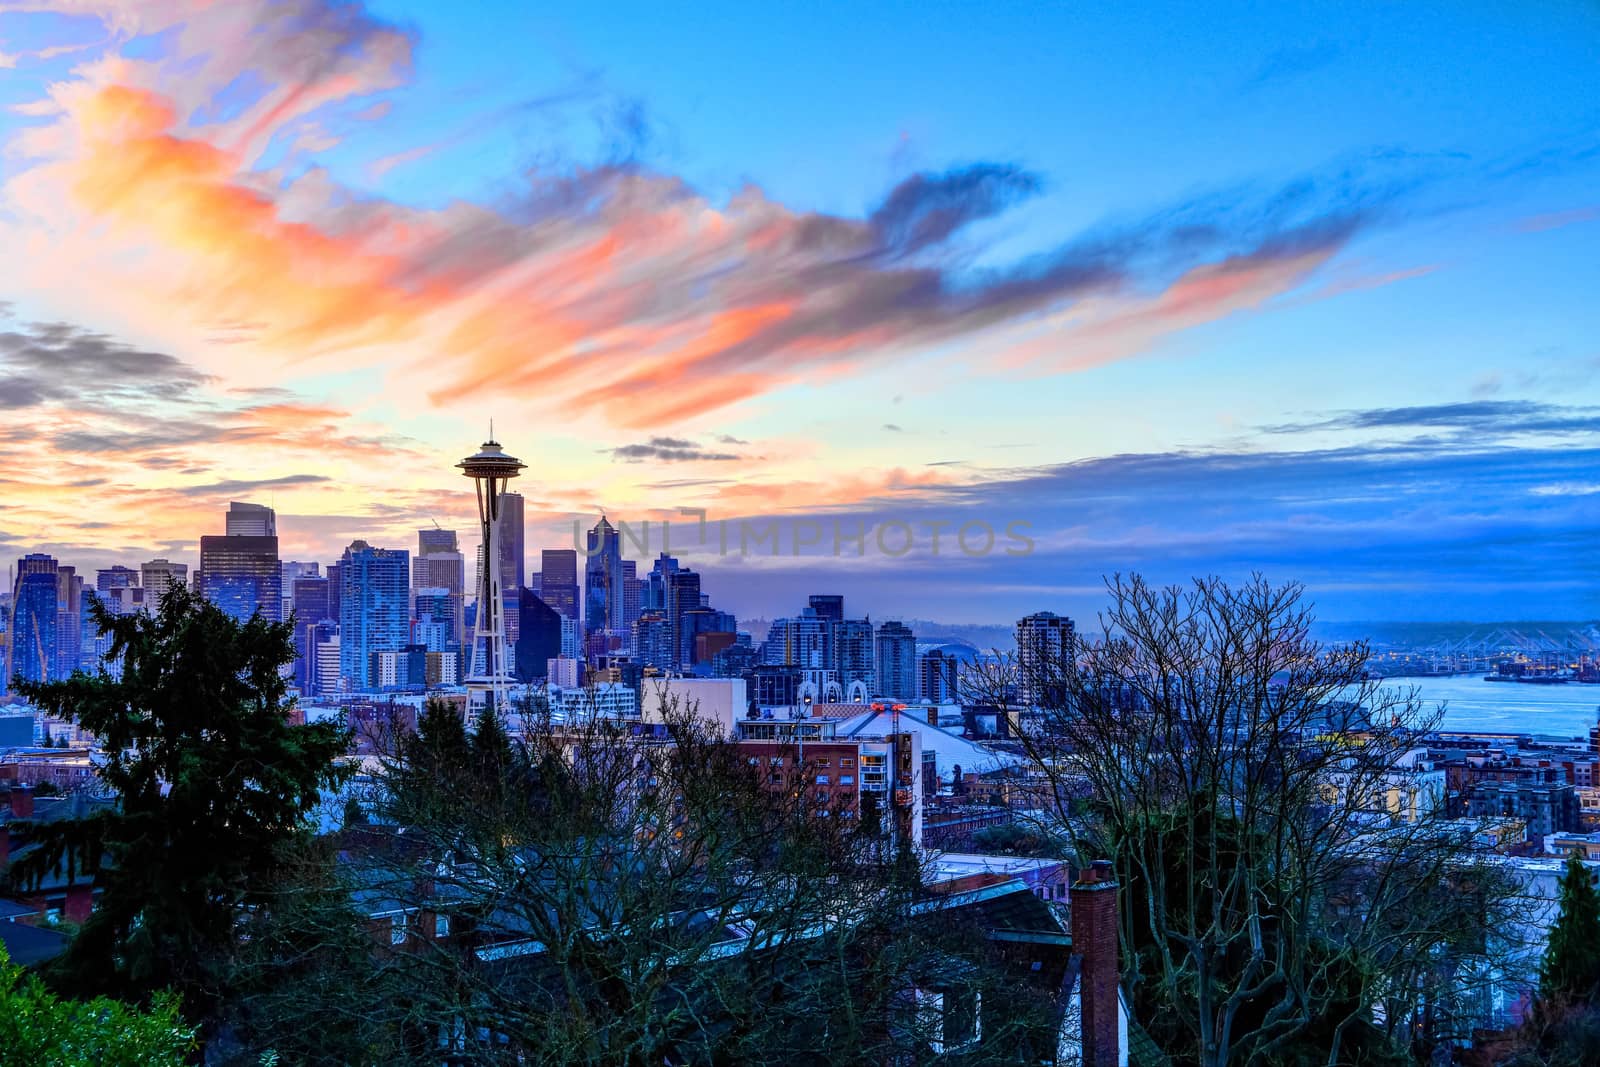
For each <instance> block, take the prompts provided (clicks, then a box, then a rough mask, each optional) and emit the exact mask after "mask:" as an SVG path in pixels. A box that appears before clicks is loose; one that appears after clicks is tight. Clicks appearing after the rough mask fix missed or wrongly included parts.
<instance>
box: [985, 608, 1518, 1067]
mask: <svg viewBox="0 0 1600 1067" xmlns="http://www.w3.org/2000/svg"><path fill="white" fill-rule="evenodd" d="M1107 592H1108V594H1109V597H1110V606H1109V607H1108V608H1107V609H1106V611H1105V612H1104V613H1103V615H1102V616H1101V618H1100V633H1099V634H1097V635H1095V636H1093V637H1091V638H1088V639H1085V640H1082V641H1080V642H1079V644H1078V645H1077V647H1075V648H1071V649H1068V650H1067V651H1065V652H1064V653H1062V654H1058V655H1040V654H1039V651H1038V650H1037V649H1030V650H1027V654H1025V655H1023V656H1020V657H1018V656H1000V657H997V658H996V659H994V660H993V661H991V662H989V663H987V664H981V665H979V666H978V667H977V668H976V669H975V670H974V671H973V672H972V673H971V674H970V675H969V676H968V679H967V682H966V687H967V690H968V692H967V693H966V696H967V698H968V699H969V700H972V701H973V702H980V703H989V704H994V705H997V706H999V707H1000V708H1001V709H1002V712H1003V713H1004V714H1007V715H1009V716H1010V717H1012V719H1013V720H1014V721H1015V722H1017V723H1018V724H1019V725H1020V730H1019V732H1018V733H1019V740H1018V742H1017V744H1018V745H1019V747H1020V749H1021V750H1022V752H1023V754H1024V755H1025V757H1026V760H1025V762H1026V765H1027V768H1028V770H1029V771H1030V772H1031V775H1032V780H1033V788H1034V790H1035V792H1036V795H1037V797H1038V800H1039V804H1040V806H1041V807H1043V808H1044V809H1045V810H1047V811H1049V812H1051V813H1052V814H1053V816H1054V818H1055V820H1056V822H1057V823H1058V824H1059V825H1060V826H1061V827H1063V828H1064V830H1065V831H1066V832H1068V833H1069V834H1070V835H1071V836H1072V837H1073V839H1074V840H1075V841H1076V842H1077V843H1078V844H1079V846H1080V850H1081V851H1083V852H1084V853H1091V854H1093V855H1102V854H1104V855H1110V856H1113V857H1114V859H1115V863H1116V865H1117V871H1118V875H1119V878H1120V880H1121V882H1122V885H1123V890H1122V892H1123V894H1124V905H1123V907H1122V909H1121V911H1122V921H1123V929H1122V938H1123V943H1124V953H1123V956H1124V961H1125V967H1126V972H1127V973H1126V978H1127V981H1128V983H1129V985H1130V987H1131V988H1132V990H1133V993H1134V1001H1135V1008H1136V1012H1137V1013H1138V1015H1139V1016H1140V1018H1141V1019H1143V1020H1145V1021H1146V1022H1147V1024H1148V1025H1149V1026H1150V1028H1151V1030H1152V1032H1153V1034H1154V1036H1155V1037H1156V1039H1157V1041H1158V1043H1160V1044H1163V1045H1164V1046H1165V1047H1166V1049H1167V1051H1168V1052H1169V1053H1171V1054H1173V1055H1174V1057H1175V1058H1177V1059H1178V1060H1179V1061H1183V1062H1196V1063H1199V1064H1203V1065H1206V1067H1213V1065H1221V1064H1228V1063H1246V1064H1251V1063H1279V1062H1286V1061H1294V1060H1302V1059H1304V1058H1306V1057H1308V1056H1312V1055H1315V1056H1317V1057H1319V1058H1321V1057H1325V1059H1326V1062H1327V1063H1328V1064H1330V1065H1332V1064H1337V1063H1343V1062H1382V1061H1383V1059H1384V1057H1386V1056H1391V1055H1395V1054H1398V1053H1400V1052H1403V1051H1404V1050H1406V1049H1407V1048H1408V1047H1412V1046H1418V1045H1421V1044H1424V1043H1426V1042H1429V1041H1435V1040H1448V1039H1450V1038H1451V1037H1454V1036H1456V1035H1455V1034H1454V1033H1453V1032H1452V1029H1451V1028H1452V1026H1455V1025H1458V1024H1462V1025H1464V1024H1465V1023H1467V1022H1470V1020H1471V1019H1472V1018H1473V1017H1474V1012H1475V1011H1477V1010H1478V1009H1479V1008H1480V1007H1481V1005H1480V1003H1479V1002H1481V1000H1482V999H1483V998H1484V997H1485V996H1486V995H1487V988H1488V985H1489V983H1490V982H1491V981H1492V980H1493V977H1494V975H1495V973H1496V972H1495V964H1496V961H1497V959H1498V958H1499V956H1500V954H1502V953H1506V952H1510V951H1514V950H1515V949H1516V948H1517V946H1514V945H1511V944H1509V943H1508V942H1507V931H1511V930H1514V929H1515V928H1516V924H1515V923H1514V922H1512V921H1510V920H1511V918H1512V915H1511V912H1512V910H1513V909H1514V907H1515V906H1516V905H1515V901H1516V900H1517V885H1516V883H1515V881H1514V879H1512V878H1511V877H1509V876H1508V875H1507V874H1506V873H1505V872H1504V868H1502V867H1501V866H1499V865H1497V864H1496V863H1495V862H1494V858H1493V857H1492V856H1491V855H1490V854H1489V852H1488V849H1487V848H1486V847H1485V846H1483V845H1480V844H1479V843H1478V840H1477V838H1476V836H1475V835H1474V834H1473V833H1472V830H1471V828H1470V827H1468V826H1464V825H1462V824H1460V823H1459V822H1457V821H1455V820H1451V819H1449V818H1447V816H1446V812H1445V810H1444V807H1443V804H1442V789H1441V790H1438V791H1435V790H1433V789H1432V788H1431V783H1430V780H1429V776H1428V774H1427V772H1426V770H1425V769H1424V767H1425V765H1424V764H1423V763H1421V762H1420V760H1419V757H1420V756H1421V755H1422V752H1421V751H1420V735H1422V734H1423V733H1425V732H1426V731H1427V730H1429V729H1430V728H1433V727H1434V726H1436V724H1437V715H1438V713H1437V711H1436V710H1435V711H1429V710H1428V709H1426V708H1424V707H1423V705H1422V703H1421V701H1420V699H1419V698H1418V696H1417V694H1416V693H1415V692H1414V691H1407V690H1398V689H1391V688H1386V687H1384V686H1382V685H1381V684H1380V683H1379V682H1377V681H1374V680H1371V679H1370V678H1369V677H1368V673H1367V665H1368V657H1369V652H1368V648H1367V647H1366V646H1365V645H1364V644H1361V643H1356V644H1351V645H1340V646H1324V645H1321V644H1319V643H1317V642H1316V641H1315V640H1314V639H1313V638H1312V636H1311V625H1312V621H1313V617H1312V613H1311V610H1310V608H1309V606H1308V605H1307V603H1306V601H1305V599H1304V596H1303V590H1302V588H1301V587H1300V586H1299V585H1295V584H1290V585H1285V586H1274V585H1271V584H1269V583H1268V582H1267V581H1265V580H1264V579H1262V578H1260V577H1259V576H1258V577H1255V578H1252V579H1251V580H1250V581H1249V582H1246V583H1244V584H1243V585H1241V586H1237V587H1235V586H1230V585H1229V584H1227V583H1225V582H1223V581H1221V580H1219V579H1216V578H1209V579H1202V580H1197V581H1195V582H1194V583H1193V584H1192V585H1191V586H1189V587H1188V588H1182V587H1167V588H1157V587H1153V586H1151V585H1149V584H1148V583H1146V582H1145V581H1144V580H1143V579H1142V578H1139V577H1138V576H1133V577H1130V578H1123V577H1121V576H1117V577H1114V578H1112V579H1109V580H1108V582H1107ZM1018 693H1026V694H1030V695H1032V696H1033V697H1034V699H1035V700H1037V701H1038V703H1037V704H1035V705H1030V706H1027V707H1023V706H1020V705H1019V703H1018V701H1017V696H1016V695H1017V694H1018ZM1422 1020H1426V1021H1427V1022H1426V1025H1422V1024H1421V1022H1420V1021H1422Z"/></svg>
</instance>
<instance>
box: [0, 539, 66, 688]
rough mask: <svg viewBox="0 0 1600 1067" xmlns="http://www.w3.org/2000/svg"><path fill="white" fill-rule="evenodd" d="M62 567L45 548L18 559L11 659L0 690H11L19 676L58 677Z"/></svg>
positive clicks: (24, 678) (34, 679) (34, 678)
mask: <svg viewBox="0 0 1600 1067" xmlns="http://www.w3.org/2000/svg"><path fill="white" fill-rule="evenodd" d="M59 570H60V564H59V563H57V562H56V559H55V557H54V556H47V555H45V554H44V553H42V552H30V553H29V554H28V555H26V556H23V557H22V558H21V559H20V560H18V561H17V577H16V582H15V584H14V585H13V586H12V589H11V620H10V626H9V627H8V628H7V629H8V632H9V633H10V635H11V643H10V651H9V662H8V663H7V664H6V676H5V678H4V679H3V680H0V691H9V690H10V689H11V685H12V682H13V681H16V680H18V679H20V680H22V681H27V682H42V681H47V680H49V679H51V678H54V677H56V675H55V673H54V668H55V663H56V626H57V621H58V618H59V611H58V607H57V598H58V595H59V590H60V585H59V582H58V578H57V573H58V571H59Z"/></svg>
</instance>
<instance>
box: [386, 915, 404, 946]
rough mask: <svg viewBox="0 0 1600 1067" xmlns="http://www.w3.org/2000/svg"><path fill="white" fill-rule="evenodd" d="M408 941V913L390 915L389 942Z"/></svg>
mask: <svg viewBox="0 0 1600 1067" xmlns="http://www.w3.org/2000/svg"><path fill="white" fill-rule="evenodd" d="M405 943H406V913H405V912H401V913H400V914H399V915H392V916H390V917H389V944H391V945H403V944H405Z"/></svg>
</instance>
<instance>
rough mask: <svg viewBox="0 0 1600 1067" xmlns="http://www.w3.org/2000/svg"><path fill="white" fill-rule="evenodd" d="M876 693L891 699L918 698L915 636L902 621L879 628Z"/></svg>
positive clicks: (888, 623) (892, 622) (885, 624)
mask: <svg viewBox="0 0 1600 1067" xmlns="http://www.w3.org/2000/svg"><path fill="white" fill-rule="evenodd" d="M877 653H878V654H877V685H876V687H875V694H874V695H876V696H883V697H889V698H890V699H892V700H915V699H916V698H917V639H916V636H915V635H914V634H912V632H911V630H910V628H909V627H907V626H906V625H905V624H904V623H901V622H895V621H890V622H886V623H884V624H883V625H881V626H879V627H878V633H877Z"/></svg>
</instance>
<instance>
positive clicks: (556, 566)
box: [539, 548, 579, 619]
mask: <svg viewBox="0 0 1600 1067" xmlns="http://www.w3.org/2000/svg"><path fill="white" fill-rule="evenodd" d="M539 567H540V570H539V599H540V600H543V601H544V602H545V603H546V604H548V605H550V606H551V607H552V608H554V609H555V610H556V612H557V613H559V614H561V615H564V616H566V617H567V618H569V619H576V618H578V617H579V612H578V550H577V549H575V548H547V549H545V550H544V551H543V552H542V553H540V559H539Z"/></svg>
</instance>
